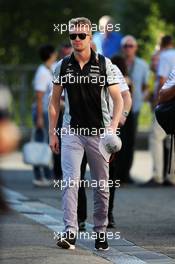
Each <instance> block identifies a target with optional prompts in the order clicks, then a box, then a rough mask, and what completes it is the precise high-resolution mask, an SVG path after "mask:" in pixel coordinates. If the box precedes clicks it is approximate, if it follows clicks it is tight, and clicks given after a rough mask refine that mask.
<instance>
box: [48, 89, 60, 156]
mask: <svg viewBox="0 0 175 264" xmlns="http://www.w3.org/2000/svg"><path fill="white" fill-rule="evenodd" d="M62 91H63V87H62V86H60V85H55V84H54V85H53V93H52V96H51V98H50V102H49V107H48V112H49V144H50V147H51V149H52V151H53V152H54V153H58V152H59V142H58V137H57V135H56V126H57V121H58V118H59V113H60V100H61V94H62Z"/></svg>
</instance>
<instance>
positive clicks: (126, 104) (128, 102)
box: [120, 91, 132, 126]
mask: <svg viewBox="0 0 175 264" xmlns="http://www.w3.org/2000/svg"><path fill="white" fill-rule="evenodd" d="M122 98H123V111H122V115H121V118H120V126H123V125H124V124H125V122H126V119H127V116H128V114H129V112H130V110H131V106H132V99H131V93H130V92H129V91H123V92H122Z"/></svg>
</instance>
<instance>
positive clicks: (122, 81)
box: [112, 64, 129, 92]
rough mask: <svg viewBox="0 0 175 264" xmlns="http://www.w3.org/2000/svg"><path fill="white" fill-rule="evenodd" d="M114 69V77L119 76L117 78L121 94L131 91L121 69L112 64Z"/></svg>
mask: <svg viewBox="0 0 175 264" xmlns="http://www.w3.org/2000/svg"><path fill="white" fill-rule="evenodd" d="M112 67H113V73H114V75H116V76H117V77H116V78H117V80H118V82H119V86H120V91H121V92H124V91H129V87H128V85H127V83H126V80H125V77H124V76H123V74H122V73H121V71H120V69H119V68H118V67H117V66H116V65H114V64H112Z"/></svg>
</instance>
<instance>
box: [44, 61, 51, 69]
mask: <svg viewBox="0 0 175 264" xmlns="http://www.w3.org/2000/svg"><path fill="white" fill-rule="evenodd" d="M45 66H46V67H47V68H48V69H51V66H52V63H51V62H50V61H47V62H45Z"/></svg>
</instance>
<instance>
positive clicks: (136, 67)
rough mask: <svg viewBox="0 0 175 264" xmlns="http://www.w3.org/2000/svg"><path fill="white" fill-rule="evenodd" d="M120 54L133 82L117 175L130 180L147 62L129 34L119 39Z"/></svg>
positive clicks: (144, 95)
mask: <svg viewBox="0 0 175 264" xmlns="http://www.w3.org/2000/svg"><path fill="white" fill-rule="evenodd" d="M121 47H122V54H123V56H124V58H125V62H126V65H127V72H128V76H129V78H130V80H131V81H132V84H133V92H132V108H131V111H130V113H129V115H128V117H127V121H126V124H125V127H124V132H123V135H122V139H123V146H122V152H123V159H122V160H121V162H120V168H119V169H120V171H118V177H120V179H121V182H130V181H131V180H130V169H131V166H132V162H133V156H134V147H135V139H136V132H137V126H138V117H139V113H140V109H141V107H142V103H143V101H144V98H145V97H147V96H148V79H149V67H148V64H147V63H146V62H145V61H144V60H143V59H141V58H139V57H137V55H136V54H137V49H138V45H137V41H136V39H135V38H134V37H133V36H131V35H127V36H125V37H124V38H123V39H122V41H121Z"/></svg>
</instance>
